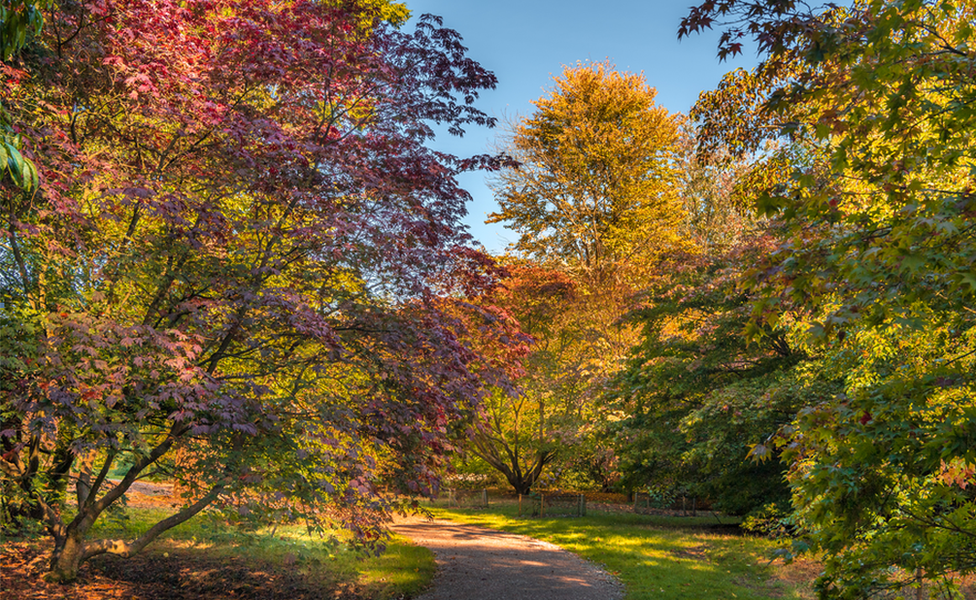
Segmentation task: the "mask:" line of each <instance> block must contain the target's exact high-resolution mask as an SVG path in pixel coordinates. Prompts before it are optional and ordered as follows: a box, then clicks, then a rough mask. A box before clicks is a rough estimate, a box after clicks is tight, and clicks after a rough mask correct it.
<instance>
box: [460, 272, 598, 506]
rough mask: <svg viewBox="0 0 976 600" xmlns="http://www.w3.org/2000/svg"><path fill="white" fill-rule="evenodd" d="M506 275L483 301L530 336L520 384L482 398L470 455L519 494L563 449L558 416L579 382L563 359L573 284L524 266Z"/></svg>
mask: <svg viewBox="0 0 976 600" xmlns="http://www.w3.org/2000/svg"><path fill="white" fill-rule="evenodd" d="M506 263H507V264H506V270H507V272H508V276H507V277H506V278H505V279H504V280H503V281H502V282H501V284H500V285H499V286H497V287H496V288H494V289H493V290H492V291H491V293H490V295H489V296H487V297H486V298H485V299H484V301H485V302H486V303H487V304H488V305H490V306H497V307H499V308H500V309H502V310H504V311H505V312H506V313H507V314H508V315H510V316H511V318H513V319H514V320H515V321H516V322H517V323H518V324H519V328H520V330H521V332H523V334H524V335H527V336H528V338H527V339H526V340H525V343H526V348H525V355H524V357H523V358H522V359H521V361H520V365H521V367H522V368H521V371H520V372H519V373H517V374H514V375H517V377H516V378H514V380H515V382H516V383H517V386H516V387H513V388H511V389H498V390H496V391H495V393H493V394H491V395H490V396H488V397H487V398H486V399H485V402H484V407H483V419H482V421H481V422H480V423H479V426H478V428H477V429H476V431H475V434H474V435H473V437H472V440H471V444H470V445H469V450H470V452H471V453H472V454H474V455H475V456H477V457H478V458H480V459H481V460H483V461H484V462H485V463H487V464H488V465H489V466H490V467H491V468H493V469H495V470H496V471H498V472H499V473H501V474H502V475H503V476H504V477H505V479H506V481H508V483H509V484H510V485H511V486H512V488H513V489H514V490H515V491H516V492H517V493H519V494H527V493H529V491H530V490H531V488H532V486H533V485H535V483H536V482H537V481H539V479H540V478H541V477H542V476H543V474H544V470H545V468H546V467H547V465H549V464H550V463H551V462H552V461H553V460H554V459H556V457H557V454H558V453H559V452H558V450H559V449H560V448H561V447H563V448H565V442H566V441H567V440H565V439H562V437H563V436H561V433H562V428H561V427H560V416H561V415H563V414H564V413H565V412H566V411H567V410H568V411H569V412H570V413H573V412H574V411H573V410H572V409H571V408H568V406H567V405H568V404H571V403H572V401H571V400H569V399H574V398H577V397H578V396H579V393H578V392H579V390H578V389H576V387H577V386H578V385H579V381H578V378H576V377H574V376H573V374H572V373H568V372H566V371H565V369H564V368H563V367H564V364H565V362H566V361H565V355H566V354H567V353H568V352H571V351H572V350H571V349H572V348H573V347H574V346H575V345H576V342H577V340H576V339H575V338H574V336H573V333H572V331H571V327H570V326H569V325H568V324H567V320H566V311H567V308H568V307H570V306H571V305H572V304H573V302H574V301H575V299H576V285H575V284H574V282H573V281H572V280H571V279H570V278H569V277H568V276H566V275H565V274H564V273H561V272H559V271H555V270H552V269H546V268H544V267H540V266H538V265H535V264H533V263H531V262H527V261H516V260H514V259H511V258H509V259H507V260H506Z"/></svg>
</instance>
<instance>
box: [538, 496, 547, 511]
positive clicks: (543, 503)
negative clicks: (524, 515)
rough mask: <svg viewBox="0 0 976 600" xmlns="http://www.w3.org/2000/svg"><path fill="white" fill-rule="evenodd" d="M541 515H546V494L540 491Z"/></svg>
mask: <svg viewBox="0 0 976 600" xmlns="http://www.w3.org/2000/svg"><path fill="white" fill-rule="evenodd" d="M539 516H540V517H544V516H546V495H545V494H543V493H542V492H539Z"/></svg>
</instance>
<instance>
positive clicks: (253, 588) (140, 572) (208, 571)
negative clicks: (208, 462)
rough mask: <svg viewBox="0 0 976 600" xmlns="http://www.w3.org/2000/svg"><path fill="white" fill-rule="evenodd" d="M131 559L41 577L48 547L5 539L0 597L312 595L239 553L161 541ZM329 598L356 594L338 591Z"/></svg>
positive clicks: (273, 599)
mask: <svg viewBox="0 0 976 600" xmlns="http://www.w3.org/2000/svg"><path fill="white" fill-rule="evenodd" d="M160 546H161V547H159V548H157V549H156V550H154V551H152V552H150V553H148V554H141V555H139V556H135V557H132V558H126V559H123V558H117V557H112V556H103V557H97V558H94V559H92V560H91V561H89V562H88V563H87V564H85V565H84V566H83V567H82V569H81V573H80V576H79V578H78V581H77V582H76V583H72V584H67V585H61V584H56V583H47V582H45V581H43V579H42V574H43V573H44V570H45V569H44V566H45V561H46V559H47V556H48V553H49V552H50V549H49V547H46V546H42V545H39V544H29V543H8V542H5V543H4V546H3V551H2V553H0V599H2V600H130V599H131V600H230V599H238V598H246V599H248V600H280V599H282V598H288V599H289V600H312V599H315V600H318V599H320V598H322V597H323V596H322V590H321V589H318V588H311V587H309V586H308V585H306V583H305V582H304V581H303V580H302V578H301V577H300V576H299V575H297V574H295V573H293V572H291V570H287V569H281V568H277V570H276V568H275V567H274V566H272V565H262V564H259V563H256V562H255V561H246V560H245V559H243V558H232V559H226V558H220V559H218V558H209V557H207V556H205V555H202V554H200V552H198V551H197V552H189V551H185V550H182V549H179V548H170V547H167V546H166V545H165V544H161V545H160ZM330 597H332V598H342V599H343V600H346V599H350V600H351V599H358V598H361V596H359V595H357V594H356V593H355V591H343V590H338V591H337V592H336V595H334V596H330Z"/></svg>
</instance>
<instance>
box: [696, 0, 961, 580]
mask: <svg viewBox="0 0 976 600" xmlns="http://www.w3.org/2000/svg"><path fill="white" fill-rule="evenodd" d="M973 10H974V7H973V5H972V3H969V2H954V1H951V0H950V1H948V2H929V1H924V0H920V1H915V2H887V1H881V0H878V1H872V2H853V3H850V4H849V5H848V6H834V5H826V6H822V7H818V8H814V9H810V8H807V7H806V6H805V5H801V4H799V3H794V2H778V1H776V2H773V1H765V0H760V1H741V0H723V1H720V2H708V3H704V4H702V5H700V6H698V7H696V8H694V9H693V10H692V12H691V14H690V15H689V16H688V17H687V18H686V19H685V21H684V22H683V24H682V32H681V33H682V34H687V33H691V32H693V31H696V30H699V29H701V28H705V27H711V26H721V27H722V28H723V34H722V38H721V47H720V53H725V54H728V53H735V52H738V51H740V50H741V48H742V44H743V43H746V42H748V41H749V39H750V38H751V39H752V41H753V42H754V43H756V44H758V46H759V49H760V51H761V52H763V53H764V57H765V60H764V62H763V64H762V65H760V67H759V68H758V69H757V70H756V71H754V72H753V73H748V74H746V73H742V74H740V75H738V76H737V78H736V81H732V80H729V81H728V85H727V86H726V88H725V89H726V90H733V89H736V90H739V91H740V92H741V93H738V94H730V95H727V96H726V98H730V97H733V96H737V97H738V98H739V104H740V105H742V106H746V107H751V108H754V109H755V110H740V111H727V114H723V113H722V111H720V110H710V111H708V113H709V116H710V118H711V119H712V121H711V122H712V123H713V124H715V126H716V127H715V131H716V132H717V134H718V135H720V136H722V137H723V139H724V140H730V141H731V142H732V143H745V144H756V143H762V141H763V140H764V139H770V138H778V139H781V140H784V139H785V140H789V141H803V142H804V146H803V147H804V151H803V152H802V153H799V154H796V155H794V156H793V157H792V158H791V160H784V161H782V162H781V164H780V166H781V168H782V172H784V173H785V175H786V176H785V177H780V178H777V179H776V180H768V181H767V184H766V185H763V186H758V187H757V188H756V194H755V201H756V205H757V207H758V209H759V210H760V211H762V212H763V213H765V214H767V215H769V216H771V217H773V218H775V219H777V220H779V221H780V222H781V223H783V225H784V227H785V228H786V230H787V232H788V234H787V235H785V236H784V237H783V242H782V244H781V245H780V247H779V248H777V250H776V251H774V252H772V253H770V255H769V257H768V258H767V259H766V260H764V261H761V262H759V263H758V264H757V267H756V268H755V269H754V270H753V273H752V277H751V279H752V287H753V289H755V290H756V291H757V293H759V295H760V297H759V298H758V299H757V301H756V302H755V304H754V306H753V314H754V316H753V324H754V326H755V327H760V326H761V324H762V323H769V322H771V321H773V320H775V319H777V318H780V317H781V316H782V315H783V314H784V313H785V312H786V311H785V310H784V306H787V305H790V304H793V303H802V304H805V305H807V306H809V307H810V308H811V311H810V317H809V318H808V319H807V321H806V327H807V330H808V331H809V333H810V334H811V337H812V340H813V343H815V344H816V345H818V346H819V347H820V348H822V349H823V351H824V352H825V356H824V359H823V362H822V368H823V369H824V376H825V377H830V378H836V379H838V380H840V381H842V382H843V385H842V389H841V390H840V392H839V393H837V394H835V395H832V396H831V397H829V398H825V399H823V400H822V401H821V402H818V403H816V404H814V405H812V406H809V407H807V408H806V409H805V410H802V411H800V412H799V413H798V415H797V417H796V419H795V422H794V423H792V424H791V425H790V426H788V427H787V428H784V430H783V431H782V433H781V436H780V437H778V438H774V439H773V440H771V443H770V444H769V445H768V446H767V447H765V448H764V451H768V449H769V448H774V447H777V446H780V444H781V446H780V447H782V448H783V449H784V456H785V458H786V460H787V461H789V464H790V468H791V471H790V483H791V487H792V491H793V496H794V506H795V515H796V517H797V523H798V524H801V525H802V527H803V532H804V535H803V537H801V538H800V539H799V540H798V541H797V548H798V549H803V548H804V547H812V548H814V549H816V550H819V551H822V552H824V554H825V556H826V557H827V559H826V562H825V573H824V575H823V576H822V577H821V578H820V579H819V581H818V588H819V591H820V594H821V596H822V597H825V598H833V597H838V598H839V597H844V598H855V597H858V598H859V597H866V596H868V595H871V594H876V593H881V592H883V591H885V590H895V591H896V593H904V590H907V589H908V588H910V587H915V588H916V589H915V591H913V592H912V593H918V594H921V593H922V587H921V586H922V585H923V584H926V585H928V586H930V587H932V586H935V587H942V588H944V590H943V591H944V592H945V593H946V594H950V593H955V592H952V591H951V590H952V589H953V588H955V587H957V583H956V582H957V581H958V579H957V578H958V577H959V576H960V575H965V574H968V573H972V572H973V571H974V570H976V562H974V561H973V560H972V557H973V554H972V551H971V549H972V540H973V537H974V532H976V526H974V522H973V518H972V515H973V510H974V498H973V492H972V490H973V485H972V474H973V472H974V466H973V465H974V464H976V457H974V456H973V455H972V451H971V444H970V443H969V442H968V441H967V440H969V439H970V438H971V436H972V435H973V430H974V423H976V421H974V419H973V410H974V407H973V392H974V380H973V376H974V375H973V374H974V373H976V365H974V362H973V356H974V355H976V344H974V335H976V323H974V313H973V312H972V310H971V305H972V302H973V295H974V292H976V273H974V272H973V264H976V237H974V234H976V228H974V226H973V215H974V202H976V196H974V194H973V192H972V189H973V168H972V166H973V164H976V146H974V143H973V139H972V136H971V132H972V130H973V127H974V126H976V114H974V112H973V110H972V105H973V102H974V99H976V86H974V80H973V78H972V64H973V60H972V48H973V44H974V43H976V39H974V28H973V22H974V16H976V15H974V13H973ZM718 104H720V103H716V104H715V105H713V107H712V108H713V109H714V108H716V107H717V105H718ZM733 112H734V114H732V113H733ZM748 121H752V122H755V123H759V124H762V127H743V124H745V123H747V122H748ZM899 590H900V591H899Z"/></svg>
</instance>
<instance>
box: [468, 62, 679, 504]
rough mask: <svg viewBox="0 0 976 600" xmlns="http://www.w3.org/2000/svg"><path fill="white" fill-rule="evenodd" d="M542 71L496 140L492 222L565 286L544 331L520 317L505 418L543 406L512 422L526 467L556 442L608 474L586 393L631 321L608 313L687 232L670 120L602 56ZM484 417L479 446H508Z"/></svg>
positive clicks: (580, 462)
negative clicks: (543, 80) (544, 87)
mask: <svg viewBox="0 0 976 600" xmlns="http://www.w3.org/2000/svg"><path fill="white" fill-rule="evenodd" d="M553 84H554V85H553V88H552V90H551V91H550V92H549V93H548V94H546V95H545V96H543V97H542V98H540V99H539V100H537V101H535V103H534V104H535V106H536V110H535V111H534V113H533V114H532V115H531V116H529V117H526V118H523V119H521V120H520V121H518V122H517V123H515V124H513V125H512V126H511V128H510V138H509V140H508V141H507V144H505V146H506V148H505V150H506V152H508V153H509V154H510V155H512V157H513V158H515V159H516V160H517V161H518V163H519V166H518V167H517V168H514V167H513V168H508V169H505V170H503V171H501V172H500V173H499V175H498V176H497V177H496V178H495V180H494V181H493V188H494V191H495V194H496V198H497V201H498V203H499V206H500V210H499V211H498V212H497V213H495V214H493V215H491V217H490V221H491V222H502V223H505V224H506V225H508V226H509V227H511V228H512V229H514V230H516V231H517V232H518V233H519V234H520V237H519V240H518V242H517V243H516V244H514V247H513V248H512V250H514V251H515V253H517V254H519V255H521V256H522V257H524V258H528V259H531V260H532V261H535V262H536V263H537V264H538V265H539V266H540V267H541V268H543V269H545V270H547V271H550V272H554V273H561V274H562V275H564V276H567V277H568V278H569V281H571V282H572V284H573V289H574V293H573V298H572V301H568V302H563V303H562V304H561V305H560V307H559V310H558V319H555V320H554V321H553V323H552V324H553V325H556V327H555V328H554V329H553V330H551V331H545V332H537V331H533V330H532V328H531V327H529V328H528V329H527V331H529V332H530V333H531V334H532V335H533V336H535V337H536V339H537V345H536V346H535V348H534V351H533V353H532V355H531V356H530V357H529V359H528V360H527V362H526V366H527V369H528V371H529V372H528V373H527V374H526V376H525V377H523V378H522V380H521V381H520V384H521V389H522V391H523V392H524V396H519V397H517V398H514V399H510V400H512V402H511V403H506V404H504V407H505V408H506V410H510V411H512V413H511V414H508V415H507V418H508V419H510V420H512V419H515V417H517V416H518V415H520V414H522V413H523V412H524V413H525V414H526V415H529V416H532V415H535V414H538V415H541V416H540V418H539V422H540V425H541V428H539V429H538V430H536V429H534V428H529V427H523V428H522V429H523V430H524V431H526V432H527V431H529V430H530V429H531V430H532V431H534V432H535V433H536V434H537V438H538V440H540V441H539V443H538V444H537V445H538V446H539V452H537V453H531V455H532V456H534V457H535V461H536V462H535V463H533V464H534V465H536V466H538V467H540V468H538V469H528V471H529V472H530V473H531V474H532V477H531V478H532V479H533V480H534V479H537V478H538V477H539V475H540V474H541V467H542V466H543V465H544V464H545V463H546V462H549V461H552V460H554V458H553V456H552V452H554V449H555V448H560V457H559V458H558V460H559V462H560V463H563V466H569V470H570V471H578V472H580V473H584V474H586V478H592V479H593V480H594V481H597V482H599V483H600V484H601V485H606V482H607V481H609V480H610V479H611V478H612V476H611V475H612V471H613V468H612V465H613V460H612V459H610V460H602V461H595V459H594V457H596V456H603V455H604V454H605V453H601V452H600V451H598V450H599V448H600V443H599V440H598V438H599V435H598V431H599V429H600V428H599V423H601V422H602V421H603V418H602V416H601V415H602V410H601V408H600V406H599V403H598V402H596V398H598V397H599V396H600V395H601V393H602V389H603V384H604V383H605V382H606V381H607V378H608V377H609V375H610V374H612V373H613V372H614V371H616V370H617V368H618V367H619V365H620V364H621V360H622V359H623V357H624V356H625V354H626V352H627V350H628V349H629V348H630V347H631V346H633V345H634V344H635V343H636V342H637V335H636V329H635V328H633V327H631V326H620V325H619V321H620V317H621V315H623V314H624V312H626V310H627V303H628V300H629V298H630V297H631V296H632V295H633V293H634V292H636V291H639V290H640V289H642V288H643V287H645V286H646V285H647V284H648V282H649V281H650V280H651V278H652V276H653V275H654V265H655V264H657V263H658V262H659V259H660V257H661V256H662V255H664V254H667V253H670V252H671V251H673V250H675V249H677V248H679V247H682V246H685V245H690V242H688V241H687V240H689V239H690V238H689V236H688V235H687V234H686V232H685V231H684V229H685V228H686V224H687V220H686V218H685V208H684V205H683V202H682V199H681V194H680V193H679V190H680V189H681V187H682V182H681V181H680V177H679V172H678V162H679V153H680V147H679V141H680V139H681V121H682V119H681V117H680V116H679V115H672V114H669V113H668V111H667V110H666V109H664V108H663V107H660V106H657V105H656V104H655V103H654V97H655V95H656V91H655V90H654V89H653V88H651V87H649V86H648V85H647V82H646V81H645V79H644V77H643V75H641V74H633V73H625V72H619V71H616V70H615V69H614V68H613V66H612V65H611V64H609V63H608V62H603V63H579V64H577V65H575V66H571V67H567V68H566V69H565V70H564V71H563V73H562V74H561V76H559V77H557V78H555V79H554V82H553ZM515 312H519V311H517V310H516V311H515ZM522 312H524V311H522ZM522 318H523V315H521V314H520V315H519V319H520V320H521V319H522ZM516 405H517V406H518V407H521V412H519V411H516V410H515V407H516ZM526 407H530V408H529V409H526ZM528 418H529V417H526V419H528ZM526 419H523V421H525V422H528V420H526ZM499 422H500V421H499ZM543 422H544V423H543ZM490 429H491V431H492V432H493V434H494V436H493V438H492V439H493V443H492V445H490V446H489V445H487V444H483V446H484V447H481V448H479V455H481V456H483V457H484V456H489V455H490V454H491V452H489V450H491V451H500V450H499V449H500V448H503V447H504V448H512V447H514V446H515V442H516V441H517V438H516V437H515V436H514V435H513V434H511V433H509V434H506V435H507V436H508V437H506V435H503V433H504V432H503V431H502V429H503V428H500V427H498V423H497V422H496V423H493V428H490ZM505 431H508V430H507V429H506V430H505ZM539 431H544V432H545V433H544V434H542V435H538V432H539ZM503 439H504V440H505V441H506V442H505V443H504V444H502V443H501V440H503ZM533 439H535V438H533ZM500 455H501V456H505V453H504V452H502V453H501V454H500ZM573 455H575V456H573ZM486 460H487V459H486ZM495 462H500V461H495ZM597 463H599V464H597ZM500 470H502V471H503V472H504V470H503V469H500ZM513 485H514V484H513Z"/></svg>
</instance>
